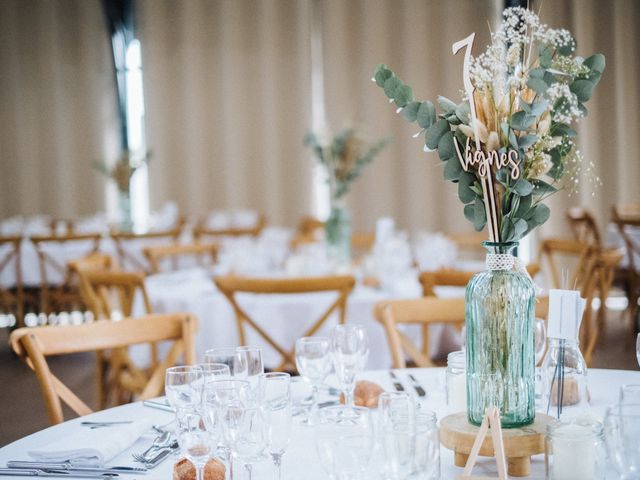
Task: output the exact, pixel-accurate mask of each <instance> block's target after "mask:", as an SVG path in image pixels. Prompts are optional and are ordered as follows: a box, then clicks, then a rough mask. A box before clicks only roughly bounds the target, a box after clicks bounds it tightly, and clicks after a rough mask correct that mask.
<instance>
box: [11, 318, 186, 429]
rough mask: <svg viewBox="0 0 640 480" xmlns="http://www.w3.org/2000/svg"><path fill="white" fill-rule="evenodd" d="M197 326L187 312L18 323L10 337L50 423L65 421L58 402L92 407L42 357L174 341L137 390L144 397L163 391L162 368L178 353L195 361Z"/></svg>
mask: <svg viewBox="0 0 640 480" xmlns="http://www.w3.org/2000/svg"><path fill="white" fill-rule="evenodd" d="M196 330H197V320H196V318H195V317H193V316H191V315H188V314H172V315H147V316H143V317H139V318H127V319H124V320H122V321H119V322H108V321H98V322H93V323H88V324H83V325H77V326H75V325H74V326H47V327H33V328H19V329H17V330H15V331H13V332H12V333H11V337H10V342H11V346H12V348H13V351H14V352H15V353H16V354H17V355H18V356H19V357H20V358H22V360H24V361H25V363H26V364H27V365H28V366H29V367H30V368H31V369H32V370H33V371H35V373H36V376H37V378H38V382H39V383H40V388H41V390H42V395H43V397H44V400H45V405H46V409H47V413H48V415H49V421H50V423H51V424H52V425H53V424H57V423H61V422H63V421H64V416H63V411H62V402H64V403H65V404H67V405H68V406H69V407H70V408H71V409H72V410H73V411H74V412H75V413H77V414H78V415H80V416H82V415H87V414H89V413H91V412H92V410H91V408H89V406H87V404H86V403H84V402H83V401H82V400H81V399H80V398H78V396H77V395H75V394H74V393H73V392H72V391H71V390H70V389H69V388H68V387H67V386H66V385H65V384H64V383H62V382H61V381H60V379H58V377H56V376H55V375H54V374H53V373H52V372H51V370H50V369H49V365H48V363H47V357H49V356H51V355H63V354H70V353H78V352H90V351H102V350H109V349H117V348H125V347H127V346H129V345H136V344H140V343H148V342H160V341H173V342H174V343H173V346H172V348H171V350H170V351H169V353H168V354H167V356H166V357H165V358H164V359H163V361H162V362H160V363H159V364H158V365H157V366H156V367H155V369H154V371H153V373H152V374H151V376H150V377H149V381H148V383H147V384H146V385H145V387H144V389H143V390H142V392H141V393H140V395H139V399H141V400H142V399H148V398H153V397H156V396H158V395H161V394H162V392H163V388H164V375H165V370H166V369H167V368H168V367H170V366H172V365H174V364H175V362H176V361H177V360H178V358H179V357H180V355H183V357H184V362H185V363H186V364H192V363H194V361H195V351H194V335H195V332H196ZM61 400H62V402H61Z"/></svg>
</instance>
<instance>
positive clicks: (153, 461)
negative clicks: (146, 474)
mask: <svg viewBox="0 0 640 480" xmlns="http://www.w3.org/2000/svg"><path fill="white" fill-rule="evenodd" d="M176 448H178V442H177V441H174V442H173V443H172V444H171V445H169V446H167V447H163V448H161V449H160V451H159V452H158V453H156V455H155V457H153V458H146V457H143V456H142V455H140V454H138V453H132V454H131V455H132V456H133V458H134V460H135V461H137V462H140V463H142V464H144V466H145V467H146V468H148V469H151V468H154V467H155V466H156V465H158V464H159V463H160V462H161V461H162V460H164V459H165V458H166V457H167V456H168V455H169V454H170V453H171V452H172V451H174V450H175V449H176Z"/></svg>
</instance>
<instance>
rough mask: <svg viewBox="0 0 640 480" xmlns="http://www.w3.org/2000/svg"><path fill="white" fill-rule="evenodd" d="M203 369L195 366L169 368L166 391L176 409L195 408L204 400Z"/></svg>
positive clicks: (165, 384)
mask: <svg viewBox="0 0 640 480" xmlns="http://www.w3.org/2000/svg"><path fill="white" fill-rule="evenodd" d="M203 375H204V373H203V372H202V369H201V368H200V367H198V366H195V365H187V366H180V367H171V368H167V371H166V373H165V382H164V391H165V394H166V396H167V402H168V403H169V405H171V406H172V407H173V408H174V409H176V410H177V409H179V408H185V407H194V406H197V405H199V404H200V402H201V400H202V387H203V385H202V383H203V382H202V379H203Z"/></svg>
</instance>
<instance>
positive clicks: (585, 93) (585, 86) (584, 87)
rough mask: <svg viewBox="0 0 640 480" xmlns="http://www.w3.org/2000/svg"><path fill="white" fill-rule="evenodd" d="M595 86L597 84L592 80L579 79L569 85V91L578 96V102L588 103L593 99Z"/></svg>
mask: <svg viewBox="0 0 640 480" xmlns="http://www.w3.org/2000/svg"><path fill="white" fill-rule="evenodd" d="M595 86H596V85H595V83H593V82H592V81H591V80H585V79H578V80H575V81H574V82H573V83H572V84H571V85H569V90H571V91H572V92H573V93H575V94H576V97H578V101H580V102H586V101H587V100H589V99H590V98H591V95H593V89H594V87H595Z"/></svg>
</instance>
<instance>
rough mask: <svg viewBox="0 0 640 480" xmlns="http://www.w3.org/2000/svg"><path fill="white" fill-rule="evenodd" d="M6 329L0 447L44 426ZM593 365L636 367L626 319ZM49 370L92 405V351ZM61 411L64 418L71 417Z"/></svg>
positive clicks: (31, 379) (1, 353) (612, 324)
mask: <svg viewBox="0 0 640 480" xmlns="http://www.w3.org/2000/svg"><path fill="white" fill-rule="evenodd" d="M7 339H8V331H7V330H6V329H0V405H2V406H3V408H2V409H0V447H1V446H4V445H6V444H8V443H10V442H12V441H14V440H16V439H18V438H21V437H24V436H26V435H28V434H30V433H32V432H35V431H37V430H41V429H43V428H45V427H46V426H47V425H48V421H47V415H46V412H45V409H44V403H43V400H42V397H41V395H40V389H39V386H38V382H37V380H36V377H35V375H34V374H33V373H32V372H31V371H30V370H29V369H28V368H27V367H26V366H25V365H24V364H23V363H22V362H21V361H20V360H19V359H18V358H17V357H16V356H15V355H14V354H13V353H12V352H11V350H10V348H9V346H8V343H7ZM593 363H594V364H593V366H594V367H595V368H615V369H633V370H638V369H639V367H638V363H637V361H636V355H635V338H634V336H633V335H632V334H631V331H630V327H629V321H628V319H627V317H626V316H625V317H624V318H623V317H622V316H621V314H620V313H619V312H610V314H609V319H608V322H607V331H606V334H605V336H604V338H603V340H602V342H601V344H600V345H599V346H598V347H597V348H596V353H595V355H594V362H593ZM50 368H51V371H52V372H53V373H54V374H55V375H57V376H58V377H59V378H60V379H61V380H62V381H63V382H64V383H65V384H66V385H67V386H69V387H70V388H71V390H72V391H74V392H75V393H76V394H77V395H78V396H79V397H80V398H81V399H83V400H84V401H85V402H86V403H87V404H88V405H90V406H92V405H95V401H96V395H95V383H94V382H95V378H94V374H95V360H94V356H93V355H92V354H75V355H66V356H63V357H56V358H52V359H50ZM72 416H73V415H72V414H71V413H70V412H68V411H67V412H65V418H71V417H72Z"/></svg>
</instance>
